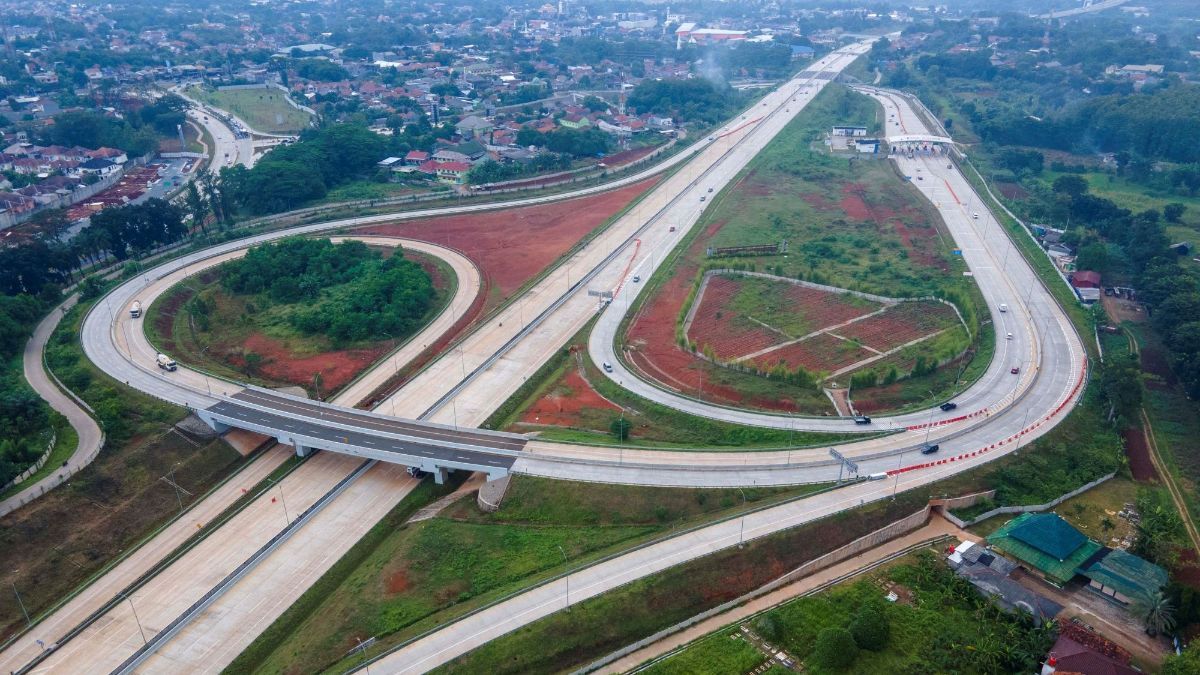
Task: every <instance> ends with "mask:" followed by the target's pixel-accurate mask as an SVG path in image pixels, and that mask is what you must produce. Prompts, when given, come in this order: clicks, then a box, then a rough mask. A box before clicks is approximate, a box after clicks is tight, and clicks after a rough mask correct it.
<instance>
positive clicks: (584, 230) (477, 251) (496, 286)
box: [357, 178, 658, 312]
mask: <svg viewBox="0 0 1200 675" xmlns="http://www.w3.org/2000/svg"><path fill="white" fill-rule="evenodd" d="M657 182H658V179H657V178H649V179H647V180H644V181H641V182H639V183H635V184H633V185H629V186H626V187H624V188H621V189H619V190H612V191H609V192H604V193H601V194H597V195H592V196H589V197H581V198H579V199H570V200H567V201H562V202H554V203H550V204H539V205H537V206H525V207H520V208H515V209H503V210H497V211H487V212H484V213H474V214H468V215H461V216H442V217H440V218H426V219H421V220H411V221H403V222H399V223H390V224H386V225H371V226H368V227H364V228H361V229H359V230H357V231H358V232H360V233H362V234H381V235H386V236H391V237H406V238H409V239H418V240H421V241H428V242H430V243H434V244H441V245H442V246H446V247H447V248H452V249H454V250H456V251H460V252H462V253H463V255H465V256H467V257H468V258H470V259H471V260H472V261H473V262H474V263H475V264H476V265H478V266H479V269H480V271H481V272H482V273H483V277H484V285H485V287H486V288H487V290H488V293H487V303H486V304H485V305H484V308H483V309H484V311H485V312H486V311H488V310H490V309H492V308H494V307H497V306H499V305H500V304H502V303H503V302H504V301H505V300H507V299H508V298H509V297H510V296H512V295H513V294H514V293H515V292H516V291H517V290H519V289H520V288H521V287H522V286H524V285H525V284H526V283H527V282H528V281H529V280H531V279H533V278H534V277H536V276H537V275H538V274H539V273H540V272H541V271H542V270H544V269H546V267H547V266H548V265H550V264H551V263H553V262H554V261H555V260H557V259H558V258H559V257H560V256H562V255H563V254H565V253H566V252H567V251H569V250H571V248H572V247H574V246H576V245H578V244H579V243H580V241H581V240H583V239H584V237H586V236H587V235H588V234H589V233H590V232H592V231H593V230H595V229H596V228H598V227H600V226H601V225H603V224H604V223H605V222H607V221H608V219H609V218H611V217H612V216H613V215H615V214H617V213H618V212H620V211H621V209H623V208H625V207H626V206H627V205H629V204H630V203H631V202H632V201H633V200H634V199H636V198H637V197H638V196H639V195H641V194H642V193H643V192H645V191H646V190H649V189H650V188H651V187H653V186H654V185H655V184H656V183H657Z"/></svg>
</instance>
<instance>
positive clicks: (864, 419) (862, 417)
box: [854, 415, 871, 424]
mask: <svg viewBox="0 0 1200 675" xmlns="http://www.w3.org/2000/svg"><path fill="white" fill-rule="evenodd" d="M854 423H855V424H870V423H871V418H870V417H867V416H866V415H859V416H858V417H855V418H854Z"/></svg>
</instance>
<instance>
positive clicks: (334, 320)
mask: <svg viewBox="0 0 1200 675" xmlns="http://www.w3.org/2000/svg"><path fill="white" fill-rule="evenodd" d="M223 271H224V277H223V284H224V286H225V287H226V288H227V289H229V290H230V291H232V292H234V293H240V294H248V295H251V294H252V295H256V296H258V297H261V298H262V299H263V300H264V301H265V302H266V303H267V304H268V305H270V304H277V305H291V306H292V307H291V309H290V310H289V311H288V312H286V315H287V317H288V322H289V323H290V324H291V325H292V326H293V327H295V328H296V329H298V330H300V331H302V332H304V333H306V334H309V335H317V334H321V335H328V336H329V337H330V338H332V339H333V340H334V342H335V343H339V344H345V343H349V342H357V341H361V340H378V339H382V338H389V339H394V340H401V339H403V338H404V337H407V336H408V335H409V334H411V333H412V332H413V331H415V330H416V329H417V328H418V327H419V326H420V324H421V321H422V320H423V318H424V316H425V314H426V312H428V311H429V308H430V307H431V306H432V303H433V299H434V289H433V282H432V281H431V280H430V278H429V275H428V274H427V273H426V272H425V271H424V270H423V269H422V268H421V266H420V265H418V264H417V263H415V262H412V261H411V260H405V259H404V256H403V255H402V251H399V250H397V251H396V252H395V253H394V254H393V255H392V256H391V257H389V258H387V259H386V260H385V259H383V256H382V255H381V254H380V253H379V252H378V251H375V250H372V249H370V248H368V247H367V246H366V245H365V244H363V243H362V242H345V243H342V244H336V245H335V244H333V243H332V242H330V241H329V240H328V239H300V238H289V239H284V240H282V241H280V242H278V243H272V244H263V245H261V246H256V247H254V248H252V249H250V250H249V251H248V252H247V254H246V256H245V257H244V258H242V259H241V260H237V261H233V262H230V263H227V264H226V266H225V268H224V270H223Z"/></svg>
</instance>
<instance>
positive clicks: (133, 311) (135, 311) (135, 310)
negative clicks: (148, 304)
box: [129, 300, 142, 319]
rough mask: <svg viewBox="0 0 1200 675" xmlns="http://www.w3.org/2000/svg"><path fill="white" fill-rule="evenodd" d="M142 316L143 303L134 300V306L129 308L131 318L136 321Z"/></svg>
mask: <svg viewBox="0 0 1200 675" xmlns="http://www.w3.org/2000/svg"><path fill="white" fill-rule="evenodd" d="M141 315H142V303H140V302H138V301H137V300H134V301H133V304H132V305H130V306H129V316H130V317H132V318H134V319H136V318H138V317H140V316H141Z"/></svg>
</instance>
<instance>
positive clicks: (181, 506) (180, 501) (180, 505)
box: [171, 462, 183, 513]
mask: <svg viewBox="0 0 1200 675" xmlns="http://www.w3.org/2000/svg"><path fill="white" fill-rule="evenodd" d="M179 464H180V462H175V464H174V465H172V466H171V487H173V488H175V501H177V502H179V512H180V513H183V496H182V495H180V494H179V483H176V482H175V469H178V468H179Z"/></svg>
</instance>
